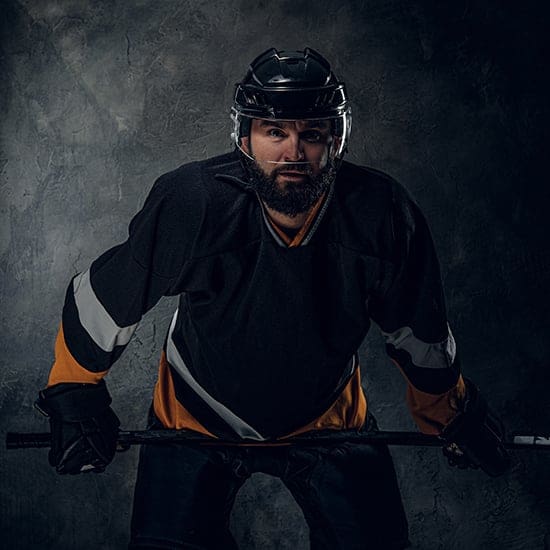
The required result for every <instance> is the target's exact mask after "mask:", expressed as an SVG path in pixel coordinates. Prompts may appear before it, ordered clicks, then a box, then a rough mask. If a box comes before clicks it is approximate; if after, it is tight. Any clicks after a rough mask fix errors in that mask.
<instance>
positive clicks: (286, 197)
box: [245, 157, 336, 218]
mask: <svg viewBox="0 0 550 550" xmlns="http://www.w3.org/2000/svg"><path fill="white" fill-rule="evenodd" d="M245 161H246V168H247V171H248V175H249V177H250V180H251V183H252V184H253V186H254V189H255V190H256V192H257V193H258V195H259V197H260V198H261V199H262V200H263V202H264V203H265V204H266V205H267V206H268V207H269V208H272V209H273V210H275V211H277V212H280V213H281V214H285V215H286V216H289V217H291V218H294V217H296V216H297V215H298V214H303V213H304V212H307V211H308V210H309V209H310V208H311V207H312V206H313V205H314V204H315V203H316V202H317V201H318V200H319V199H320V198H321V196H322V195H323V193H324V192H325V191H326V190H327V189H328V188H329V187H330V185H331V184H332V182H333V181H334V178H335V176H336V168H335V166H334V164H333V163H332V162H331V161H329V162H328V163H327V165H326V166H325V167H324V168H323V170H322V171H321V172H320V173H319V174H313V171H312V169H311V167H310V166H304V165H303V164H284V165H283V166H277V167H276V168H274V169H273V171H272V172H271V173H270V174H267V173H266V172H264V170H263V169H262V168H261V167H260V166H259V165H258V164H257V163H256V162H255V161H252V160H251V159H248V158H246V157H245ZM289 170H290V171H293V172H300V173H301V174H303V175H304V178H303V179H301V180H300V181H285V182H283V183H282V184H279V183H277V177H278V176H279V175H280V174H281V173H283V172H286V171H289Z"/></svg>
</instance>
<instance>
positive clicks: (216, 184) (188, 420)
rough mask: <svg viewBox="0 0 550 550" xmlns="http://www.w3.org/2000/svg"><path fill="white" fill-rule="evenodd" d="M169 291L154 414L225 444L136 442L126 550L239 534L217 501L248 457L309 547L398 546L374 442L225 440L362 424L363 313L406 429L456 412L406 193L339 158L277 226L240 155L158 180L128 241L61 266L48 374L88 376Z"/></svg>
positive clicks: (245, 470)
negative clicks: (81, 264) (401, 384)
mask: <svg viewBox="0 0 550 550" xmlns="http://www.w3.org/2000/svg"><path fill="white" fill-rule="evenodd" d="M173 295H179V296H180V298H179V306H178V309H177V311H176V312H175V313H174V316H173V319H172V322H171V325H170V329H169V331H168V334H167V337H166V341H165V345H164V349H163V351H162V356H161V359H160V369H159V376H158V381H157V383H156V386H155V390H154V398H153V410H154V415H153V418H152V424H151V427H155V428H159V427H160V428H162V427H166V428H177V429H185V430H190V431H193V432H197V433H200V434H202V435H203V436H205V437H211V438H222V439H224V440H226V439H229V440H234V441H235V442H236V443H237V445H233V446H230V447H227V446H224V447H223V448H219V447H211V446H210V448H208V446H207V447H203V448H200V449H199V448H192V447H191V448H189V447H186V446H177V445H175V446H174V445H162V446H148V445H144V446H142V449H141V455H140V463H139V468H138V479H137V482H136V490H135V497H134V511H133V518H132V536H131V542H130V548H142V547H144V546H145V547H147V548H153V547H154V548H188V547H190V546H189V545H192V547H193V548H224V549H234V548H236V545H235V542H234V540H233V538H232V536H231V533H230V530H229V527H228V526H229V511H230V510H231V506H232V503H233V500H234V497H235V494H236V492H237V490H238V488H239V487H240V486H241V485H242V484H243V483H244V481H245V480H246V479H247V478H248V477H249V476H250V474H251V473H253V472H254V471H263V472H266V473H271V474H273V475H276V476H279V477H280V478H281V480H282V481H283V483H285V485H286V486H287V487H288V489H289V490H290V492H291V493H292V495H293V496H294V497H295V499H296V501H297V502H298V504H299V505H300V507H301V509H302V511H303V513H304V517H305V519H306V521H307V523H308V525H309V527H310V540H311V545H312V548H315V549H331V550H335V549H338V548H346V549H349V548H363V546H362V545H363V544H364V541H366V540H368V541H369V544H371V545H372V546H369V548H370V547H372V548H384V550H389V549H392V548H395V549H397V548H405V547H406V545H407V520H406V517H405V513H404V510H403V506H402V503H401V498H400V494H399V488H398V485H397V480H396V476H395V471H394V469H393V464H392V461H391V457H390V455H389V453H388V450H387V448H386V447H384V446H363V445H360V446H356V447H353V446H350V445H343V446H341V447H339V448H338V449H334V448H332V449H325V448H322V447H318V448H317V447H316V448H308V449H300V448H293V447H292V446H290V447H280V446H263V447H260V448H258V447H256V448H249V447H246V446H243V445H239V444H238V442H241V441H242V440H243V439H255V440H259V441H262V440H266V441H268V442H272V441H273V440H274V439H281V438H282V439H285V438H287V437H290V436H293V435H296V434H303V433H305V432H307V434H308V436H309V437H315V435H316V434H318V433H326V430H352V429H353V430H356V429H361V428H363V429H372V428H373V422H374V420H373V419H372V418H371V416H370V415H369V414H368V411H367V402H366V399H365V396H364V394H363V390H362V388H361V377H360V368H359V363H358V357H357V350H358V348H359V346H360V344H361V342H362V341H363V339H364V338H365V335H366V334H367V331H368V330H369V327H370V325H371V323H372V322H374V323H376V324H377V325H378V326H379V328H380V330H381V331H382V333H383V334H384V337H385V339H386V347H387V352H388V354H389V356H390V358H391V359H392V360H393V361H394V362H395V363H396V364H397V365H398V367H399V368H400V369H401V371H402V373H403V374H404V376H405V378H406V380H407V382H408V390H407V402H408V405H409V408H410V410H411V413H412V415H413V417H414V419H415V420H416V422H417V424H418V426H419V427H420V429H421V430H422V431H423V432H425V433H432V434H437V433H439V432H440V431H441V429H442V428H443V427H444V426H445V425H446V424H448V422H449V421H450V420H451V419H452V418H453V417H454V416H455V414H456V412H457V410H458V408H459V404H460V401H461V399H462V398H463V396H464V391H465V390H464V382H463V380H462V377H461V375H460V372H459V368H458V362H457V359H456V350H455V343H454V339H453V337H452V334H451V332H450V329H449V326H448V324H447V318H446V313H445V305H444V298H443V291H442V286H441V278H440V273H439V266H438V262H437V258H436V254H435V251H434V246H433V242H432V239H431V236H430V232H429V230H428V227H427V225H426V221H425V220H424V217H423V216H422V214H421V212H420V210H419V209H418V207H417V205H416V204H415V203H414V201H413V200H412V199H411V198H410V197H409V195H408V194H407V192H406V191H405V190H404V189H403V188H402V187H401V186H400V185H399V184H398V183H396V182H395V181H393V180H392V179H391V178H389V177H388V176H386V175H384V174H382V173H379V172H377V171H375V170H371V169H368V168H363V167H359V166H355V165H353V164H351V163H347V162H343V163H342V165H341V166H340V168H339V170H338V173H337V176H336V179H335V181H334V183H333V184H332V185H331V186H330V188H329V190H328V191H327V192H326V193H325V194H324V195H323V196H322V197H321V198H320V199H319V201H318V202H317V204H315V205H314V207H313V208H312V209H311V211H310V212H309V215H308V218H307V221H306V223H305V224H304V225H303V227H302V228H301V229H300V230H299V231H298V232H292V233H290V234H289V231H288V230H285V229H283V228H281V227H278V226H277V225H276V224H275V223H274V222H273V220H271V219H270V217H269V214H268V212H267V210H266V209H265V207H264V206H263V203H262V202H261V200H260V199H259V197H258V195H257V194H256V192H255V191H254V188H253V186H252V185H251V184H250V183H249V181H248V179H247V175H246V172H245V170H244V168H243V166H242V164H241V162H240V159H239V156H238V154H237V153H230V154H227V155H223V156H219V157H215V158H212V159H209V160H206V161H201V162H195V163H191V164H187V165H184V166H182V167H180V168H178V169H177V170H175V171H173V172H170V173H168V174H166V175H164V176H162V177H160V178H159V179H158V180H157V182H156V183H155V185H154V187H153V189H152V190H151V192H150V194H149V196H148V198H147V200H146V202H145V204H144V206H143V208H142V210H141V211H140V212H139V213H138V214H137V215H136V216H135V217H134V219H133V220H132V222H131V223H130V228H129V236H128V239H127V240H126V241H125V242H124V243H122V244H120V245H118V246H115V247H114V248H112V249H110V250H108V251H107V252H105V253H104V254H103V255H102V256H100V257H99V258H98V259H97V260H95V261H94V262H93V263H92V265H91V266H90V269H89V270H88V271H86V272H84V273H80V274H78V275H77V276H76V277H74V279H73V280H72V282H71V284H70V286H69V289H68V291H67V295H66V300H65V306H64V309H63V320H62V325H61V328H60V330H59V335H58V338H57V343H56V360H55V364H54V366H53V368H52V370H51V373H50V377H49V381H48V385H49V386H54V385H56V384H58V383H63V382H84V383H97V382H99V381H100V380H101V379H102V378H103V376H105V374H106V373H107V372H108V370H109V368H110V367H111V365H112V364H113V363H114V362H115V361H116V360H117V358H118V357H119V356H120V354H121V353H122V351H123V350H124V348H125V346H126V345H127V344H128V342H129V340H130V338H131V336H132V334H133V332H134V331H135V329H136V327H137V324H138V323H139V321H140V320H141V318H142V316H143V315H144V314H145V313H146V312H147V311H148V310H149V309H151V308H152V307H153V306H154V305H155V304H156V303H157V301H158V300H159V299H160V298H161V297H162V296H173ZM182 465H185V467H182Z"/></svg>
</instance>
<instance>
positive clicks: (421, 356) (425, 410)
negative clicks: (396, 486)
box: [370, 184, 506, 472]
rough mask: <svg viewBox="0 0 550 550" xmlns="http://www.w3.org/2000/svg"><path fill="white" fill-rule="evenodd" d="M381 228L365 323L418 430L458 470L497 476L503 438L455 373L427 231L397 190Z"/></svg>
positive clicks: (409, 201) (457, 367)
mask: <svg viewBox="0 0 550 550" xmlns="http://www.w3.org/2000/svg"><path fill="white" fill-rule="evenodd" d="M388 227H389V230H388V231H389V234H390V240H391V245H390V249H391V254H390V261H389V262H388V267H387V269H386V273H385V275H384V277H383V280H382V282H381V285H380V288H379V291H378V292H377V294H376V296H374V297H373V299H372V300H371V303H370V306H371V317H372V319H373V320H374V321H375V322H376V323H377V324H378V326H379V327H380V329H381V331H382V333H383V335H384V337H385V340H386V350H387V353H388V355H389V357H390V358H391V359H392V360H393V362H394V363H395V364H396V365H397V366H398V367H399V368H400V370H401V371H402V373H403V374H404V376H405V378H406V379H407V382H408V384H407V404H408V407H409V409H410V412H411V414H412V417H413V419H414V420H415V422H416V424H417V425H418V427H419V429H420V430H421V431H422V432H424V433H427V434H436V435H440V436H442V437H444V438H446V440H447V441H448V442H449V444H453V443H454V444H455V445H454V446H451V447H449V448H450V449H455V450H456V453H455V454H456V455H457V457H460V458H461V459H463V462H462V464H465V463H468V464H469V465H478V466H482V467H484V468H485V469H487V470H490V471H492V472H496V471H500V470H502V469H504V468H505V467H506V464H505V463H504V462H505V461H504V458H503V453H502V452H501V445H500V443H501V439H502V435H503V434H502V432H499V431H498V429H496V423H495V422H493V420H492V419H490V418H489V412H488V409H487V407H486V406H483V405H482V403H484V400H483V398H482V396H481V395H480V394H479V392H478V391H477V389H476V388H475V386H474V385H473V383H471V382H469V381H467V380H465V379H464V378H463V377H462V375H461V372H460V364H459V359H458V355H457V349H456V344H455V340H454V337H453V334H452V332H451V329H450V327H449V324H448V322H447V315H446V308H445V299H444V294H443V288H442V283H441V275H440V269H439V263H438V259H437V255H436V252H435V248H434V244H433V240H432V237H431V234H430V230H429V228H428V225H427V223H426V220H425V218H424V216H423V215H422V213H421V211H420V209H419V208H418V206H417V205H416V204H415V203H414V201H413V200H412V199H411V198H410V197H409V196H408V194H407V193H406V192H405V191H404V190H403V189H402V188H401V187H400V186H398V185H397V184H395V186H394V198H393V205H392V209H391V214H390V216H389V219H388ZM474 393H475V396H474ZM474 409H475V410H476V412H474ZM489 425H490V428H489ZM476 449H477V450H476ZM449 452H452V450H451V451H449ZM466 455H468V456H466ZM468 459H469V460H468ZM457 460H458V458H457Z"/></svg>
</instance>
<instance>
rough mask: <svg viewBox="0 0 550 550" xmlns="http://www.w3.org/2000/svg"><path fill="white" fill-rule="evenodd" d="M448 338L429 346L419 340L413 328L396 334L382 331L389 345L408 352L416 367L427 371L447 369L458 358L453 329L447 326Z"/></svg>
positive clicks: (403, 329)
mask: <svg viewBox="0 0 550 550" xmlns="http://www.w3.org/2000/svg"><path fill="white" fill-rule="evenodd" d="M447 329H448V336H447V338H445V340H443V341H442V342H438V343H435V344H428V343H426V342H423V341H422V340H420V339H419V338H417V337H416V336H415V335H414V334H413V331H412V328H411V327H402V328H400V329H397V330H396V331H394V332H384V331H381V332H382V334H383V335H384V337H385V339H386V343H387V344H391V345H392V346H393V347H394V348H396V349H402V350H404V351H406V352H407V353H408V354H409V355H410V356H411V359H412V362H413V364H414V365H415V366H416V367H423V368H426V369H447V368H449V367H450V366H451V365H452V364H453V362H454V360H455V357H456V344H455V339H454V337H453V334H452V332H451V328H450V327H449V325H447Z"/></svg>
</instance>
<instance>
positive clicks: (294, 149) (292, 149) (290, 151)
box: [285, 134, 304, 162]
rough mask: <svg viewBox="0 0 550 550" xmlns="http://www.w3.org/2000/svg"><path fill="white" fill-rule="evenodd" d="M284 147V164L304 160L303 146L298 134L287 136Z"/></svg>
mask: <svg viewBox="0 0 550 550" xmlns="http://www.w3.org/2000/svg"><path fill="white" fill-rule="evenodd" d="M286 146H287V147H286V150H285V161H286V162H296V161H299V160H303V159H304V149H303V144H302V141H301V139H300V136H299V135H298V134H291V135H290V136H288V138H287V143H286Z"/></svg>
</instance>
